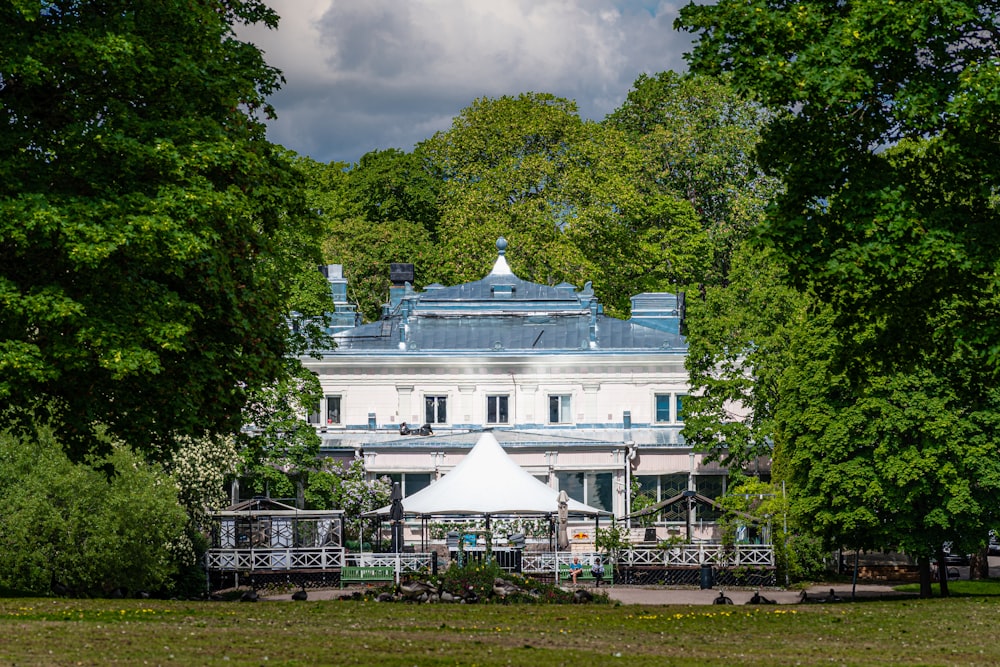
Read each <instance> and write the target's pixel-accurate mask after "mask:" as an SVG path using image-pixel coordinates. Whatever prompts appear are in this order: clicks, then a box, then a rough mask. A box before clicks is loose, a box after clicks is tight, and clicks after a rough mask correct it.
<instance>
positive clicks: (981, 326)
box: [677, 0, 1000, 594]
mask: <svg viewBox="0 0 1000 667" xmlns="http://www.w3.org/2000/svg"><path fill="white" fill-rule="evenodd" d="M998 16H1000V4H998V3H997V2H993V1H991V2H979V1H973V0H948V1H947V2H933V3H930V2H928V3H893V2H889V3H886V2H881V1H878V0H859V1H857V2H850V3H844V2H794V3H792V2H765V1H764V0H750V1H745V0H740V1H736V0H719V2H717V3H715V4H714V5H704V6H698V5H695V4H690V5H688V6H687V7H685V8H684V9H683V10H682V11H681V15H680V18H679V19H678V21H677V26H678V27H679V28H682V29H686V30H689V31H692V32H695V33H698V37H699V39H698V41H697V43H696V44H695V47H694V50H693V52H692V54H690V62H691V64H692V67H693V68H694V69H695V70H697V71H699V72H704V73H708V74H718V73H721V72H729V73H731V76H732V81H733V85H734V86H735V87H736V89H737V90H738V91H739V92H741V93H745V94H748V95H751V96H753V97H754V98H755V99H757V100H759V101H760V102H761V103H762V104H764V105H765V106H767V107H768V108H770V109H771V110H772V111H773V112H774V113H775V116H774V117H773V118H772V119H771V120H769V121H768V122H767V124H766V125H765V128H764V131H763V135H762V140H761V142H760V144H759V145H758V147H757V157H758V160H759V162H760V164H761V165H762V167H763V168H764V170H765V172H766V173H767V174H769V175H771V176H774V177H776V178H779V179H781V181H782V183H783V185H784V190H783V191H782V192H781V193H780V194H779V195H778V197H777V199H776V202H775V205H774V206H773V207H772V208H771V209H770V210H769V212H768V215H767V217H766V218H765V219H764V221H763V222H762V224H761V225H760V228H759V236H760V238H761V239H763V240H764V241H766V242H767V243H768V244H769V245H770V247H772V248H773V249H774V250H775V251H776V254H775V256H776V258H777V260H778V261H779V262H780V263H781V264H783V265H784V269H785V270H786V271H787V275H788V282H789V283H790V284H791V286H793V287H794V288H796V289H797V290H798V291H799V292H801V293H803V294H805V295H807V296H808V298H809V308H808V311H807V312H808V313H809V316H810V317H809V318H808V319H807V320H804V321H803V322H802V324H801V325H800V326H796V327H793V328H789V329H788V331H789V332H790V333H792V334H793V337H792V339H791V344H790V346H789V347H788V350H789V351H790V352H791V355H790V356H788V357H787V359H788V364H787V367H786V368H785V371H784V372H783V373H782V375H781V376H780V378H779V380H780V382H779V384H778V387H779V388H780V390H781V391H780V399H781V400H780V404H779V405H777V406H776V408H775V409H774V411H773V413H772V414H773V415H774V421H773V425H774V431H775V466H776V472H778V474H781V475H784V476H785V477H786V478H787V479H788V480H789V481H790V482H791V483H792V484H793V485H794V487H795V488H794V493H795V494H796V497H797V499H796V502H795V503H793V508H796V507H797V508H798V512H799V515H800V516H802V517H808V520H809V522H810V523H811V525H812V526H813V527H814V529H815V530H816V532H818V533H819V534H821V535H822V536H823V537H824V538H826V539H827V540H828V542H829V543H841V544H848V545H852V546H858V547H875V546H878V547H898V548H903V549H905V550H906V551H908V552H909V553H912V554H914V555H917V556H920V557H921V558H922V565H923V566H924V571H925V574H926V564H927V559H928V557H929V555H930V554H931V553H933V552H934V551H935V550H938V549H940V546H941V544H942V542H943V541H944V540H955V541H956V543H958V544H961V545H964V546H965V547H966V548H968V549H971V548H973V547H975V546H977V545H979V544H981V543H983V542H984V541H985V539H986V529H987V528H988V527H989V526H991V525H995V523H996V522H997V520H998V517H997V504H996V500H995V498H996V490H997V489H996V486H995V485H996V481H997V478H996V470H995V469H994V468H995V465H994V462H995V461H996V460H997V453H998V452H997V446H996V443H997V441H998V438H997V433H998V431H997V424H996V414H997V408H998V407H1000V406H998V405H997V404H996V395H995V393H994V387H995V386H996V378H997V373H998V371H1000V343H998V341H1000V336H998V334H1000V330H998V329H997V322H998V320H997V317H996V316H997V311H998V305H1000V302H998V299H997V296H998V287H1000V283H998V280H997V275H998V274H997V269H998V268H1000V267H998V261H1000V226H998V225H997V222H998V216H997V204H998V198H997V191H998V185H1000V166H998V165H1000V160H998V157H1000V155H998V151H1000V141H998V139H1000V124H998V122H997V119H998V118H1000V113H998V112H1000V96H998V94H997V90H998V89H1000V87H998V85H997V84H998V83H1000V68H998V67H997V63H998V58H1000V52H998V49H1000V42H998V40H997V36H998V29H1000V24H998ZM925 582H926V584H927V585H926V586H925V587H924V588H923V589H922V590H923V592H924V593H925V594H927V593H929V580H928V579H926V577H925Z"/></svg>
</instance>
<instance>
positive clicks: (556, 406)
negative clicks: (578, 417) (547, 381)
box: [549, 394, 573, 424]
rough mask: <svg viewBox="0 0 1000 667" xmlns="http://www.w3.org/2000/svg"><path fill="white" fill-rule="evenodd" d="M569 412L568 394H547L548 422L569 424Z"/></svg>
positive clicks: (570, 418) (570, 419) (570, 420)
mask: <svg viewBox="0 0 1000 667" xmlns="http://www.w3.org/2000/svg"><path fill="white" fill-rule="evenodd" d="M571 414H572V413H571V412H570V396H569V395H567V394H558V395H556V394H553V395H550V396H549V423H550V424H569V423H571V422H572V421H573V419H572V417H571Z"/></svg>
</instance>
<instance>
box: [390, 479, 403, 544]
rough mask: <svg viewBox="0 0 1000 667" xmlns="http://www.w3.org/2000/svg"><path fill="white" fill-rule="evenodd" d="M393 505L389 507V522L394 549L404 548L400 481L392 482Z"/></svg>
mask: <svg viewBox="0 0 1000 667" xmlns="http://www.w3.org/2000/svg"><path fill="white" fill-rule="evenodd" d="M390 497H391V499H392V505H391V506H390V507H389V522H390V523H391V524H392V551H393V552H394V553H399V552H400V551H402V550H403V491H402V489H401V488H400V487H399V482H393V484H392V495H391V496H390Z"/></svg>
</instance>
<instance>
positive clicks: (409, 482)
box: [403, 472, 431, 496]
mask: <svg viewBox="0 0 1000 667" xmlns="http://www.w3.org/2000/svg"><path fill="white" fill-rule="evenodd" d="M403 481H404V486H403V495H404V496H412V495H413V494H414V493H416V492H417V491H421V490H422V489H426V488H427V487H428V486H430V485H431V474H430V473H429V472H408V473H406V474H404V475H403Z"/></svg>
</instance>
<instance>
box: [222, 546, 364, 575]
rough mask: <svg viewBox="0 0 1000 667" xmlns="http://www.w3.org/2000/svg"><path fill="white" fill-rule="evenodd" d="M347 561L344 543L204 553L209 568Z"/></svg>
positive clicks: (326, 566)
mask: <svg viewBox="0 0 1000 667" xmlns="http://www.w3.org/2000/svg"><path fill="white" fill-rule="evenodd" d="M344 564H345V552H344V549H343V548H342V547H297V548H296V547H286V548H269V549H259V548H251V549H235V548H232V549H225V548H216V549H209V550H208V553H206V554H205V566H206V567H207V568H208V569H209V570H210V571H212V570H214V571H237V572H248V571H253V570H335V569H340V568H342V567H344Z"/></svg>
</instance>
